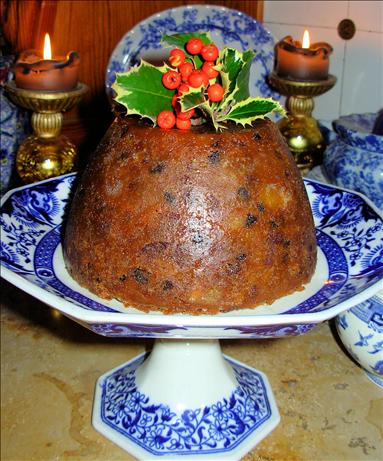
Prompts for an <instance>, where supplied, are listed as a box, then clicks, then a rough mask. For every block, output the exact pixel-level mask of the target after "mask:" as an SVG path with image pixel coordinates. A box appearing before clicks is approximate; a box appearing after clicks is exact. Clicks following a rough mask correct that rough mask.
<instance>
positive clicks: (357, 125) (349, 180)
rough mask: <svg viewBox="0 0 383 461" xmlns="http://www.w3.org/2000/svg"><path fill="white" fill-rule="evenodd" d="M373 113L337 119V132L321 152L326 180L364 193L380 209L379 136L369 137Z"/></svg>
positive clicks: (382, 140)
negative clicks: (334, 137) (322, 152)
mask: <svg viewBox="0 0 383 461" xmlns="http://www.w3.org/2000/svg"><path fill="white" fill-rule="evenodd" d="M377 116H378V114H376V113H366V114H354V115H347V116H344V117H340V118H339V119H338V120H336V121H335V122H334V128H335V131H336V133H337V137H336V139H335V140H333V141H332V142H331V144H330V145H329V146H328V148H327V149H326V151H325V153H324V159H323V165H324V169H325V172H326V175H327V176H328V178H329V180H330V181H331V182H332V183H333V184H336V185H337V186H340V187H346V188H348V189H353V190H356V191H358V192H361V193H363V194H365V195H366V196H367V197H369V198H370V199H371V200H372V201H373V202H374V203H375V204H376V205H377V206H378V207H379V208H380V209H383V136H381V135H377V134H373V133H372V129H373V126H374V123H375V120H376V118H377Z"/></svg>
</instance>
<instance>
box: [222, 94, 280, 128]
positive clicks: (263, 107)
mask: <svg viewBox="0 0 383 461" xmlns="http://www.w3.org/2000/svg"><path fill="white" fill-rule="evenodd" d="M273 112H277V113H279V114H281V115H282V116H283V117H284V116H285V115H286V111H285V109H284V108H283V107H282V106H281V105H280V104H279V102H277V101H274V100H273V99H272V98H259V97H257V98H252V97H249V98H247V99H245V100H243V101H239V102H237V103H235V104H234V105H233V106H232V107H231V108H230V111H229V112H228V113H227V114H221V115H220V116H218V117H217V122H218V123H222V122H224V121H226V120H232V121H233V122H235V123H239V124H241V125H242V126H245V125H251V123H252V122H253V121H254V120H256V119H258V118H265V116H266V115H268V114H271V113H273Z"/></svg>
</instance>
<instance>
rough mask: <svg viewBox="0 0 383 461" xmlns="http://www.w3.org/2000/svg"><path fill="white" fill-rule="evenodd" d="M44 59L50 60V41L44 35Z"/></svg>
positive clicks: (47, 36) (46, 35)
mask: <svg viewBox="0 0 383 461" xmlns="http://www.w3.org/2000/svg"><path fill="white" fill-rule="evenodd" d="M43 56H44V59H52V48H51V39H50V38H49V34H45V38H44V54H43Z"/></svg>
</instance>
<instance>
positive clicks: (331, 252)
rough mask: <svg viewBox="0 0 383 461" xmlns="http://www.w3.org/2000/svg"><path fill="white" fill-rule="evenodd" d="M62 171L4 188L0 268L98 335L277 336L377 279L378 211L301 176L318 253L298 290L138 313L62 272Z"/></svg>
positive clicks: (382, 269)
mask: <svg viewBox="0 0 383 461" xmlns="http://www.w3.org/2000/svg"><path fill="white" fill-rule="evenodd" d="M75 179H76V175H75V174H69V175H64V176H61V177H58V178H54V179H49V180H47V181H42V182H40V183H35V184H32V185H28V186H24V187H21V188H18V189H14V190H12V191H10V192H8V193H7V194H6V195H5V196H4V197H3V200H2V205H1V210H0V223H1V233H2V241H1V265H2V271H1V275H2V277H4V278H5V279H7V280H8V281H9V282H11V283H13V284H14V285H16V286H18V287H19V288H21V289H22V290H24V291H26V292H28V293H29V294H31V295H32V296H34V297H36V298H38V299H40V300H41V301H43V302H45V303H46V304H48V305H50V306H52V307H55V308H57V309H58V310H59V311H61V312H62V313H63V314H65V315H67V316H69V317H70V318H72V319H74V320H76V321H78V322H79V323H81V324H83V325H84V326H86V327H87V328H90V329H91V330H93V331H95V332H96V333H99V334H101V335H106V336H141V337H142V336H152V337H169V338H171V337H182V338H235V337H241V338H243V337H248V338H258V337H278V336H287V335H297V334H301V333H304V332H306V331H308V330H310V329H311V328H313V327H314V326H315V324H317V323H319V322H322V321H324V320H327V319H329V318H332V317H334V316H336V315H338V314H339V313H341V312H343V311H344V310H346V309H348V308H350V307H352V306H354V305H355V304H358V303H360V302H363V301H364V300H366V299H367V298H369V297H371V296H373V295H374V294H375V293H376V292H377V291H378V289H379V287H381V284H382V278H383V219H382V217H381V215H380V214H379V211H378V210H377V208H376V207H374V205H373V204H372V203H371V202H370V201H369V200H368V199H367V198H365V197H364V196H362V195H360V194H357V193H355V192H352V191H347V190H343V189H339V188H336V187H334V186H330V185H326V184H323V183H319V182H315V181H312V180H308V179H307V180H305V185H306V189H307V192H308V195H309V199H310V202H311V207H312V210H313V215H314V219H315V225H316V232H317V242H318V261H317V267H316V271H315V273H314V276H313V278H312V280H311V281H310V283H308V284H307V285H306V286H305V288H304V290H302V291H298V292H295V293H293V294H291V295H289V296H285V297H283V298H281V299H279V300H277V301H275V302H274V303H273V304H272V305H268V306H266V305H265V306H259V307H258V308H256V309H254V310H252V309H244V310H237V311H232V312H228V313H224V314H219V315H201V316H193V315H186V314H177V315H163V314H161V313H159V312H151V313H142V312H140V311H138V310H136V309H134V308H125V307H124V306H122V304H121V303H119V302H118V301H106V300H103V299H100V298H98V297H97V296H95V295H93V294H92V293H90V292H89V291H88V290H86V289H84V288H82V287H80V286H79V285H78V284H77V283H76V282H75V281H74V280H73V279H72V278H71V277H70V275H69V274H68V272H67V271H66V268H65V264H64V260H63V255H62V247H61V240H62V231H63V226H64V223H65V213H66V210H67V206H68V202H69V197H70V192H71V188H72V187H73V183H74V182H75Z"/></svg>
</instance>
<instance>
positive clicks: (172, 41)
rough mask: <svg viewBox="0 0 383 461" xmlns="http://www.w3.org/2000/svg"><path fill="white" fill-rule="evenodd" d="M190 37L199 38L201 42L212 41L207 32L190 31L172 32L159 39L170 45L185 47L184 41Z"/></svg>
mask: <svg viewBox="0 0 383 461" xmlns="http://www.w3.org/2000/svg"><path fill="white" fill-rule="evenodd" d="M191 38H200V39H201V40H202V43H204V44H205V45H207V44H208V43H213V42H212V40H211V37H210V34H209V33H208V32H191V33H188V34H172V35H164V36H163V37H162V39H161V43H163V44H166V45H168V46H170V47H176V48H181V49H182V50H183V49H184V48H185V45H186V42H187V41H188V40H189V39H191Z"/></svg>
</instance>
